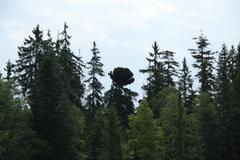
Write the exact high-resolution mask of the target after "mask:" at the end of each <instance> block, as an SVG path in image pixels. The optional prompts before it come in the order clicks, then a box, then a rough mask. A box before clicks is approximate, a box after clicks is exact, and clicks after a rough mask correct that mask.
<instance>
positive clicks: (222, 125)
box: [216, 44, 233, 160]
mask: <svg viewBox="0 0 240 160" xmlns="http://www.w3.org/2000/svg"><path fill="white" fill-rule="evenodd" d="M232 51H233V50H232ZM232 51H231V52H232ZM231 54H232V53H229V52H228V50H227V46H226V45H225V44H223V45H222V50H221V52H220V53H219V58H218V66H217V67H218V68H217V81H216V82H217V96H216V100H217V104H218V113H219V129H220V135H219V136H220V137H219V138H220V139H221V146H220V147H221V148H220V153H221V159H223V160H224V159H227V158H229V157H231V155H230V153H231V147H230V124H231V120H230V117H231V106H230V90H229V89H230V82H231V75H229V74H228V71H229V70H231V68H232V67H233V66H228V65H229V64H230V65H231V63H229V58H230V57H231Z"/></svg>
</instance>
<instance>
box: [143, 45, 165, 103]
mask: <svg viewBox="0 0 240 160" xmlns="http://www.w3.org/2000/svg"><path fill="white" fill-rule="evenodd" d="M152 48H153V53H151V52H150V53H149V56H150V57H149V58H146V60H147V61H148V63H149V64H148V67H147V68H146V69H140V70H139V71H140V72H141V73H143V74H145V73H146V74H148V78H147V84H146V85H144V86H142V88H143V90H145V91H146V94H147V98H151V97H152V96H154V95H156V94H157V93H158V92H159V91H161V89H163V87H164V84H165V81H164V78H165V77H164V66H163V62H161V61H160V60H161V57H162V52H160V49H159V46H158V44H157V42H156V41H155V42H154V43H153V45H152Z"/></svg>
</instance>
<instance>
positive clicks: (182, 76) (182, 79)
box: [179, 57, 195, 112]
mask: <svg viewBox="0 0 240 160" xmlns="http://www.w3.org/2000/svg"><path fill="white" fill-rule="evenodd" d="M179 85H180V86H179V90H180V92H181V95H182V99H183V105H184V107H186V108H187V110H188V112H193V107H194V99H195V91H194V90H193V80H192V78H191V75H190V71H189V68H188V66H187V63H186V58H185V57H184V59H183V62H182V69H181V70H180V73H179Z"/></svg>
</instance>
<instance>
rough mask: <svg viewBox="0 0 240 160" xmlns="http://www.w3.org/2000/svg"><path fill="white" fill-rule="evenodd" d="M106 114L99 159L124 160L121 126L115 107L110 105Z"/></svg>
mask: <svg viewBox="0 0 240 160" xmlns="http://www.w3.org/2000/svg"><path fill="white" fill-rule="evenodd" d="M105 116H106V118H105V120H104V128H103V129H102V133H101V134H102V138H101V143H102V146H101V148H100V156H99V160H122V150H121V135H120V131H121V127H120V122H119V120H118V116H117V112H116V110H115V107H114V106H112V107H110V108H109V109H108V111H107V112H106V115H105Z"/></svg>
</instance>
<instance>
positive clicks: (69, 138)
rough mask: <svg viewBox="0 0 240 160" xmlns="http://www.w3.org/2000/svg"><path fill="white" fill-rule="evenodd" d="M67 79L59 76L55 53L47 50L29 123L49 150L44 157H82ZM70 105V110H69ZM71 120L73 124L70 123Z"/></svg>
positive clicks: (62, 159) (77, 120)
mask: <svg viewBox="0 0 240 160" xmlns="http://www.w3.org/2000/svg"><path fill="white" fill-rule="evenodd" d="M66 84H68V83H66V82H64V79H61V73H60V68H59V65H58V64H57V57H56V56H55V55H54V54H52V53H51V52H50V53H47V54H46V55H45V56H44V58H43V61H42V63H41V65H40V69H39V71H38V73H37V77H36V81H35V85H34V88H33V92H32V93H31V96H30V101H31V103H30V106H31V110H32V112H33V126H34V130H35V131H36V132H37V134H38V136H39V138H40V139H42V140H44V141H47V143H48V144H49V146H50V148H51V150H50V154H49V156H48V158H47V159H49V160H51V159H59V160H66V159H76V160H77V159H83V158H82V157H84V156H79V155H82V154H83V153H81V152H82V150H80V149H81V148H83V146H81V145H82V144H81V141H82V140H83V138H82V137H81V135H79V132H81V127H84V126H81V125H82V122H81V121H80V119H79V118H80V117H81V116H79V113H78V112H80V111H78V110H77V109H74V107H73V106H72V105H71V103H70V102H69V99H68V95H67V93H68V92H66V91H68V90H67V89H68V86H67V85H66ZM73 109H74V110H73ZM74 124H75V125H74Z"/></svg>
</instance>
